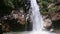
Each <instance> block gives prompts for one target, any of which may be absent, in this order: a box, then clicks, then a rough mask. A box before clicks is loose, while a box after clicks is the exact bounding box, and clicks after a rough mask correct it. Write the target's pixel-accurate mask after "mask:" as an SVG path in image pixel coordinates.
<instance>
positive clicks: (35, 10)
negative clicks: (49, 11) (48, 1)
mask: <svg viewBox="0 0 60 34" xmlns="http://www.w3.org/2000/svg"><path fill="white" fill-rule="evenodd" d="M31 8H32V14H31V19H32V22H33V31H40V30H42V15H41V14H40V12H39V6H38V4H37V2H36V0H31Z"/></svg>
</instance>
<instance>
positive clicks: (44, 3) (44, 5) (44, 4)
mask: <svg viewBox="0 0 60 34" xmlns="http://www.w3.org/2000/svg"><path fill="white" fill-rule="evenodd" d="M55 1H56V0H38V4H39V6H40V8H41V13H42V14H43V15H45V14H47V13H48V12H51V11H57V10H59V9H60V8H59V7H60V6H59V7H58V6H53V7H51V8H49V9H48V6H49V5H50V4H52V3H53V4H54V2H55ZM57 1H58V0H57ZM55 3H56V2H55ZM57 8H59V9H57Z"/></svg>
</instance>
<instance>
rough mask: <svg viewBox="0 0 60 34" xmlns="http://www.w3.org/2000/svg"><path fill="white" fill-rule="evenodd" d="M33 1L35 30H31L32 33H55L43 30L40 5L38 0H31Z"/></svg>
mask: <svg viewBox="0 0 60 34" xmlns="http://www.w3.org/2000/svg"><path fill="white" fill-rule="evenodd" d="M30 1H31V11H32V12H31V13H32V14H31V20H32V23H33V27H32V28H33V30H32V31H31V32H30V34H55V33H50V32H49V31H43V30H42V28H43V22H44V21H43V18H42V15H41V14H40V11H39V6H38V4H37V2H36V0H30Z"/></svg>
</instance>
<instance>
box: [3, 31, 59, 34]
mask: <svg viewBox="0 0 60 34" xmlns="http://www.w3.org/2000/svg"><path fill="white" fill-rule="evenodd" d="M3 34H60V33H53V32H48V31H25V32H8V33H3Z"/></svg>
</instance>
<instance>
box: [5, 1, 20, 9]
mask: <svg viewBox="0 0 60 34" xmlns="http://www.w3.org/2000/svg"><path fill="white" fill-rule="evenodd" d="M19 2H21V0H4V3H5V5H6V6H9V7H11V8H15V7H17V6H18V4H19Z"/></svg>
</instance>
